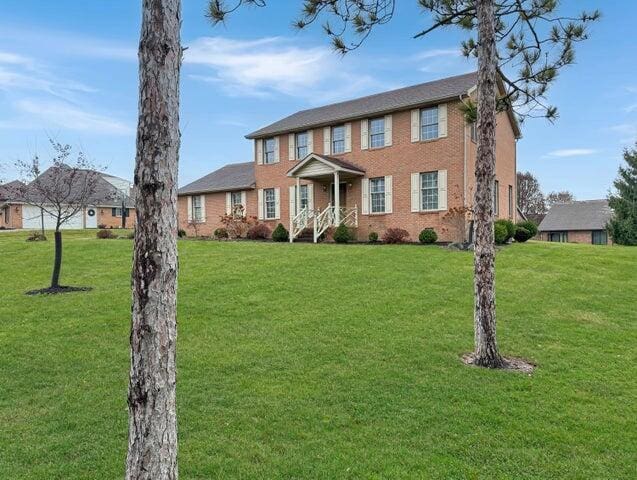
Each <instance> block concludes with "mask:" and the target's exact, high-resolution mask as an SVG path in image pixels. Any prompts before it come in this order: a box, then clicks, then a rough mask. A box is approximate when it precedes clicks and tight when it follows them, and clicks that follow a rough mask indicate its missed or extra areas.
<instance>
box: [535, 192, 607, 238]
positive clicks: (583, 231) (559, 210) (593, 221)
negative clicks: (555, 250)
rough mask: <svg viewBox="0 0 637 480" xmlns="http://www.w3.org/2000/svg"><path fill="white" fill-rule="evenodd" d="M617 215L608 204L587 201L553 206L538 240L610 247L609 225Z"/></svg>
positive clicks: (542, 226)
mask: <svg viewBox="0 0 637 480" xmlns="http://www.w3.org/2000/svg"><path fill="white" fill-rule="evenodd" d="M612 215H613V212H612V210H611V208H610V206H609V205H608V200H604V199H602V200H583V201H579V202H571V203H560V204H557V205H553V206H552V207H551V209H550V210H549V212H548V213H547V214H546V216H545V217H544V219H543V220H542V222H541V223H540V226H539V227H538V237H539V239H540V240H544V241H547V242H569V243H590V244H593V245H607V244H609V243H612V241H611V240H610V239H609V238H608V233H607V231H606V225H607V224H608V222H609V221H610V219H611V217H612Z"/></svg>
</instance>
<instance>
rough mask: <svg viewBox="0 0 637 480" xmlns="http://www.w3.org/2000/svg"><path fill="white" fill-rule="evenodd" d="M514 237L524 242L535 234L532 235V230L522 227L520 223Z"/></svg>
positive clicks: (517, 240)
mask: <svg viewBox="0 0 637 480" xmlns="http://www.w3.org/2000/svg"><path fill="white" fill-rule="evenodd" d="M514 238H515V241H516V242H520V243H524V242H526V241H527V240H528V239H530V238H533V235H531V232H529V231H528V230H527V229H526V228H525V227H520V226H519V225H518V227H517V228H516V229H515V237H514Z"/></svg>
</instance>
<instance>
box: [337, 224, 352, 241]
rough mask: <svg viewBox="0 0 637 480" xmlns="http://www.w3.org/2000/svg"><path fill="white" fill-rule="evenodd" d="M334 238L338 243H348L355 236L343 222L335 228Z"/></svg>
mask: <svg viewBox="0 0 637 480" xmlns="http://www.w3.org/2000/svg"><path fill="white" fill-rule="evenodd" d="M333 238H334V241H335V242H336V243H347V242H351V241H352V240H353V239H354V236H353V235H352V232H351V231H350V229H349V228H347V227H346V226H345V225H343V224H341V225H339V226H338V227H337V228H336V230H334V235H333Z"/></svg>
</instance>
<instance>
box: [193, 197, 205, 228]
mask: <svg viewBox="0 0 637 480" xmlns="http://www.w3.org/2000/svg"><path fill="white" fill-rule="evenodd" d="M192 220H193V221H194V222H201V221H202V220H203V212H202V207H201V195H194V196H193V197H192Z"/></svg>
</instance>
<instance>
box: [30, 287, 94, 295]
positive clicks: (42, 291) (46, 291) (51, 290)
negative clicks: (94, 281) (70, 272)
mask: <svg viewBox="0 0 637 480" xmlns="http://www.w3.org/2000/svg"><path fill="white" fill-rule="evenodd" d="M91 290H93V287H69V286H66V285H60V286H59V287H47V288H39V289H38V290H29V291H28V292H25V293H26V295H57V294H58V293H71V292H90V291H91Z"/></svg>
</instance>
